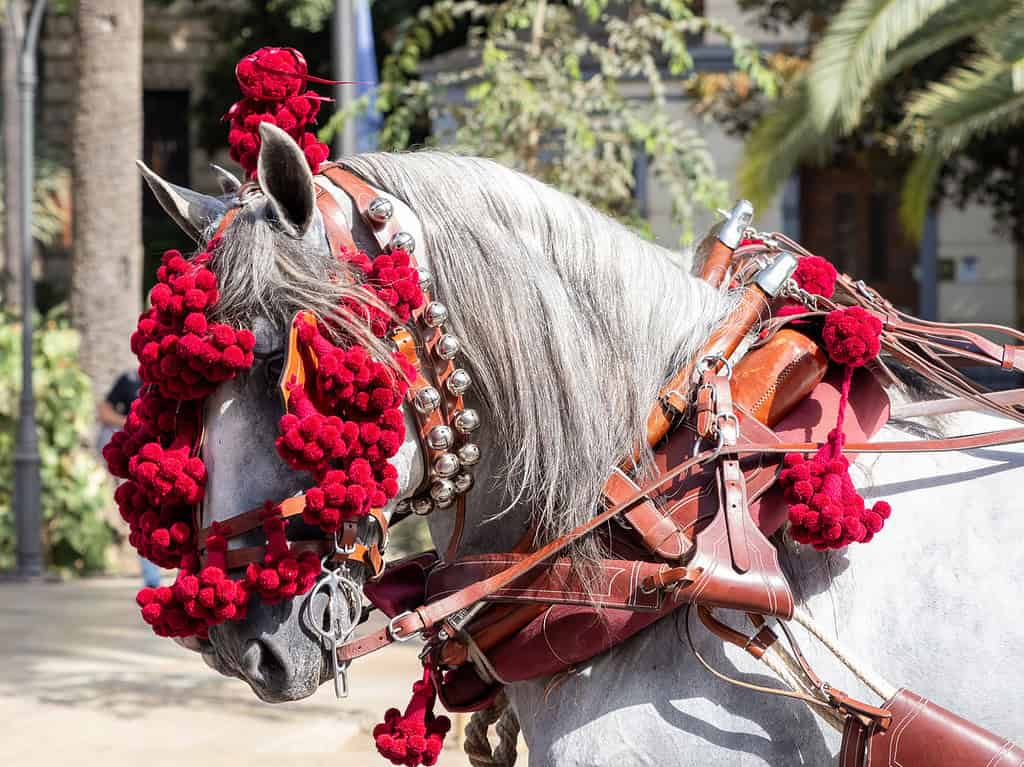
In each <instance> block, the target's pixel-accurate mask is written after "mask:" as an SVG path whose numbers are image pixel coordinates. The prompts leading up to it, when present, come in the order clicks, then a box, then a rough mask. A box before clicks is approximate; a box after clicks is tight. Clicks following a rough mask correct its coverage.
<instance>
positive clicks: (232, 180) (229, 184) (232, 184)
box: [210, 162, 242, 195]
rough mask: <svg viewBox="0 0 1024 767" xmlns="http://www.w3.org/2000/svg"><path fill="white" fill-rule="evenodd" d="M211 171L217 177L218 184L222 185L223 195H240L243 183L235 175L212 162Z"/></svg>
mask: <svg viewBox="0 0 1024 767" xmlns="http://www.w3.org/2000/svg"><path fill="white" fill-rule="evenodd" d="M210 170H212V171H213V175H215V176H216V177H217V183H218V184H220V191H221V193H222V194H226V195H236V194H238V190H239V189H241V188H242V182H241V181H239V180H238V178H237V177H236V176H235V174H234V173H232V172H231V171H229V170H227V169H225V168H222V167H220V166H219V165H216V164H215V163H212V162H211V163H210Z"/></svg>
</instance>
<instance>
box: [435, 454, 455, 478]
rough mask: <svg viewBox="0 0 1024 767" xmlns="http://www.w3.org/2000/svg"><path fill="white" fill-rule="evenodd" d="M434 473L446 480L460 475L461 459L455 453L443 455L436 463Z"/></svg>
mask: <svg viewBox="0 0 1024 767" xmlns="http://www.w3.org/2000/svg"><path fill="white" fill-rule="evenodd" d="M434 471H435V472H437V476H439V477H442V478H444V479H447V478H449V477H454V476H455V475H456V474H458V473H459V459H458V458H456V457H455V454H454V453H441V455H439V456H438V457H437V460H436V461H434Z"/></svg>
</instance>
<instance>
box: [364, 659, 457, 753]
mask: <svg viewBox="0 0 1024 767" xmlns="http://www.w3.org/2000/svg"><path fill="white" fill-rule="evenodd" d="M436 699H437V694H436V691H435V690H434V680H433V679H432V678H431V676H430V669H428V668H424V669H423V679H421V680H420V681H418V682H416V683H415V684H414V685H413V686H412V700H410V701H409V705H408V706H406V709H405V714H402V713H400V712H399V710H398V709H397V708H392V709H388V712H387V713H386V714H384V721H383V722H381V723H380V724H378V725H377V726H376V727H374V728H373V740H374V743H376V745H377V751H378V752H379V753H380V755H381V756H383V757H384V758H385V759H387V760H388V761H390V762H391V763H392V764H398V765H405V766H406V767H417V766H418V765H421V764H425V765H428V767H429V765H432V764H436V763H437V757H438V756H439V755H440V754H441V748H442V747H443V745H444V736H445V735H447V734H448V730H449V729H451V726H452V723H451V721H449V719H448V717H446V716H434V711H433V708H434V701H435V700H436Z"/></svg>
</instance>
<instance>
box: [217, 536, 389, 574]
mask: <svg viewBox="0 0 1024 767" xmlns="http://www.w3.org/2000/svg"><path fill="white" fill-rule="evenodd" d="M288 550H289V551H290V552H291V553H292V554H301V553H303V552H305V551H312V552H314V553H316V554H317V555H318V556H321V557H322V556H324V555H326V554H327V553H328V552H329V551H330V550H331V541H329V540H326V539H318V540H315V541H289V542H288ZM265 553H266V547H265V546H247V547H245V548H242V549H229V550H228V552H227V569H228V570H235V569H238V568H241V567H245V566H246V565H248V564H249V563H250V562H255V563H257V564H262V563H263V555H264V554H265ZM202 561H203V563H204V564H205V562H206V557H205V555H204V556H203V557H202ZM331 561H332V562H337V563H339V564H340V563H341V562H358V563H359V564H363V565H366V566H367V567H368V568H369V574H370V577H376V576H378V575H380V574H381V573H382V572H383V571H384V557H383V555H382V554H381V553H380V548H379V547H378V546H377V545H376V544H374V545H372V546H366V545H364V544H362V543H356V544H353V547H352V550H351V551H349V552H338V553H336V554H335V555H334V556H333V557H332V558H331Z"/></svg>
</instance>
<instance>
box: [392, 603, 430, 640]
mask: <svg viewBox="0 0 1024 767" xmlns="http://www.w3.org/2000/svg"><path fill="white" fill-rule="evenodd" d="M409 615H412V610H406V611H405V612H404V613H399V614H398V615H396V616H395V617H394V618H392V619H391V620H389V621H388V628H387V632H388V637H389V638H390V639H391V641H393V642H408V641H409V640H410V639H415V638H416V637H418V636H419V635H420V634H422V633H423V630H422V629H417V630H416V631H413V632H412V633H411V634H408V635H406V636H402V635H401V634H399V633H398V632H397V631H396V630H395V629H396V626H395V622H396V621H398V620H401V619H402V618H405V617H406V616H409Z"/></svg>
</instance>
